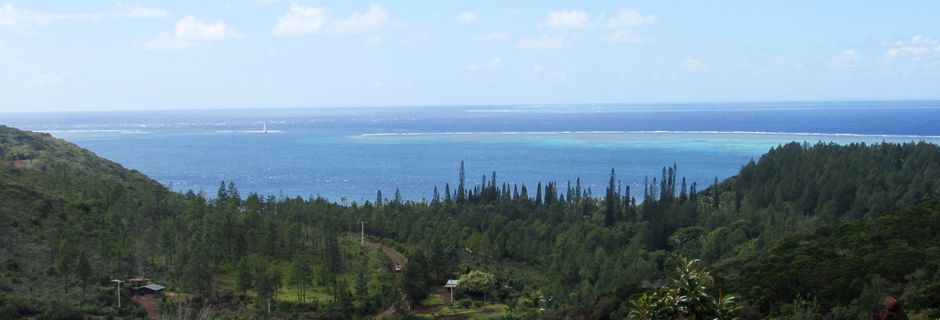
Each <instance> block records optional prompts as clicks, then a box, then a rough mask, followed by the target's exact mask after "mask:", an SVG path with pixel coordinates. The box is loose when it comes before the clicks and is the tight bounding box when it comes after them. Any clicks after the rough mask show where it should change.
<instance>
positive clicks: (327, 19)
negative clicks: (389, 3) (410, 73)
mask: <svg viewBox="0 0 940 320" xmlns="http://www.w3.org/2000/svg"><path fill="white" fill-rule="evenodd" d="M388 25H389V14H388V11H387V10H385V7H383V6H381V5H377V4H374V5H371V6H369V9H368V10H367V11H366V12H353V13H352V14H351V15H350V16H349V17H347V18H335V17H331V16H330V15H329V14H327V12H326V9H325V8H322V7H321V8H314V7H308V6H304V5H302V4H300V3H297V2H293V3H291V5H290V10H289V11H288V12H287V13H286V14H284V15H283V16H281V18H280V19H278V21H277V25H276V26H275V27H274V32H273V33H274V35H276V36H283V37H295V36H309V35H368V34H375V33H378V32H379V31H381V30H382V29H383V28H385V27H386V26H388Z"/></svg>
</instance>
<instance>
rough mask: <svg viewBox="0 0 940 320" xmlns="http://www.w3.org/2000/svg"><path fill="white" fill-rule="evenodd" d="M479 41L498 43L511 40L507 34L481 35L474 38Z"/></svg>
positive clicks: (492, 33) (491, 33)
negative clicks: (498, 41)
mask: <svg viewBox="0 0 940 320" xmlns="http://www.w3.org/2000/svg"><path fill="white" fill-rule="evenodd" d="M473 39H475V40H478V41H496V40H506V39H509V34H508V33H505V32H490V33H481V34H478V35H476V36H474V37H473Z"/></svg>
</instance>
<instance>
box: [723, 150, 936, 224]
mask: <svg viewBox="0 0 940 320" xmlns="http://www.w3.org/2000/svg"><path fill="white" fill-rule="evenodd" d="M938 177H940V148H937V147H936V146H935V145H932V144H928V143H925V142H921V143H917V144H913V143H910V144H888V143H883V144H874V145H865V144H850V145H837V144H817V145H812V146H811V145H808V144H805V143H804V144H798V143H790V144H787V145H784V146H781V147H778V148H774V149H771V150H770V152H768V153H767V154H766V155H764V156H762V157H761V158H760V161H759V162H758V163H755V162H753V161H751V162H750V163H748V164H747V165H745V166H744V167H743V168H742V169H741V172H740V173H739V174H738V176H737V177H735V178H732V179H729V180H728V181H727V182H725V183H723V184H722V188H723V190H725V191H732V192H733V193H734V196H735V197H734V200H735V209H737V210H745V211H752V210H760V209H771V210H773V211H777V212H786V213H791V214H796V213H801V214H808V215H820V216H823V217H826V218H834V217H841V216H848V217H852V218H859V217H865V216H873V215H878V214H881V213H885V212H887V211H889V210H893V209H898V208H904V207H908V206H911V205H913V204H915V203H917V202H918V201H919V200H920V199H922V198H923V197H925V196H926V197H930V196H937V195H940V180H938Z"/></svg>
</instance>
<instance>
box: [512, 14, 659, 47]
mask: <svg viewBox="0 0 940 320" xmlns="http://www.w3.org/2000/svg"><path fill="white" fill-rule="evenodd" d="M654 23H656V16H654V15H645V14H642V13H640V12H638V11H636V10H633V9H627V8H624V9H620V11H618V12H617V14H616V15H614V16H612V17H610V18H605V15H604V14H599V15H595V18H592V15H591V14H589V13H587V12H584V11H579V10H562V11H552V12H549V13H548V17H547V18H546V19H545V20H542V21H539V22H538V26H539V27H540V28H550V29H559V30H566V31H572V30H598V29H600V30H609V31H608V32H610V33H609V34H607V35H606V36H604V37H601V38H600V39H601V41H602V42H608V43H630V44H637V43H650V42H653V39H652V38H650V37H647V36H643V35H641V34H638V33H637V32H635V31H634V29H635V28H637V27H641V26H645V25H651V24H654ZM527 39H528V40H526V42H527V44H526V46H523V45H522V44H521V43H520V46H519V47H520V48H521V47H558V42H557V41H556V43H555V46H552V45H550V41H549V40H552V39H547V38H545V36H543V37H542V38H541V39H535V38H527ZM536 40H541V41H536ZM555 40H557V39H555ZM539 43H541V44H542V45H540V44H539ZM567 45H568V44H567V42H565V44H564V45H562V46H567Z"/></svg>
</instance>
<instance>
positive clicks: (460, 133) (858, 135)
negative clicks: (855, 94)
mask: <svg viewBox="0 0 940 320" xmlns="http://www.w3.org/2000/svg"><path fill="white" fill-rule="evenodd" d="M555 134H702V135H705V134H720V135H745V134H750V135H768V136H817V137H853V138H910V139H940V136H935V135H898V134H862V133H824V132H782V131H674V130H640V131H481V132H472V131H455V132H383V133H363V134H360V135H359V136H360V137H407V136H470V135H555Z"/></svg>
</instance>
